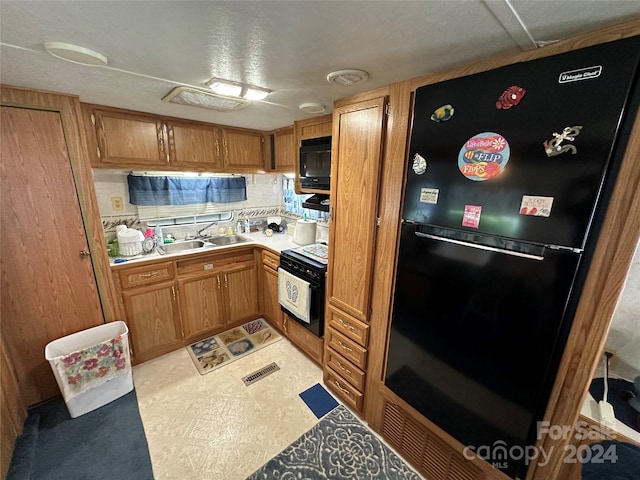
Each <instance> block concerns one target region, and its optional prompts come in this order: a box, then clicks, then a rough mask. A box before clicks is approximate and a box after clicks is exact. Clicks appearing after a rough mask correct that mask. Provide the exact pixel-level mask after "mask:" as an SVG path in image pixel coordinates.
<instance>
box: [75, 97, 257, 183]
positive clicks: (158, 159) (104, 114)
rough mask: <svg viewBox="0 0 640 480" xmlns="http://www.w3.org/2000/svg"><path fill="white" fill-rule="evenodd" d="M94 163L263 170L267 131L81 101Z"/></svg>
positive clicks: (165, 168) (220, 169)
mask: <svg viewBox="0 0 640 480" xmlns="http://www.w3.org/2000/svg"><path fill="white" fill-rule="evenodd" d="M81 108H82V119H83V124H84V130H85V133H86V136H87V144H88V146H89V153H90V157H91V165H92V166H93V167H95V168H154V169H163V170H183V169H189V170H196V171H212V172H232V173H233V172H263V171H265V165H266V163H265V149H264V138H265V133H264V132H260V131H257V130H247V129H239V128H232V127H225V126H222V125H215V124H209V123H202V122H195V121H189V120H182V119H177V118H170V117H161V116H157V115H151V114H146V113H140V112H133V111H130V110H121V109H114V108H110V107H103V106H99V105H91V104H82V105H81Z"/></svg>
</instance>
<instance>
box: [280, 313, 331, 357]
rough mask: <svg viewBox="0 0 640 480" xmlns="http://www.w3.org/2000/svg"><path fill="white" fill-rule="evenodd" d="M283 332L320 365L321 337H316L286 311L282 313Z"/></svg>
mask: <svg viewBox="0 0 640 480" xmlns="http://www.w3.org/2000/svg"><path fill="white" fill-rule="evenodd" d="M283 329H284V333H285V335H286V336H287V338H288V339H289V340H291V342H293V344H294V345H296V346H297V347H298V348H299V349H300V350H302V351H303V352H304V353H306V354H307V355H309V356H310V357H311V359H312V360H314V361H315V362H316V363H317V364H318V365H322V347H323V344H324V342H323V340H322V338H319V337H316V336H315V335H314V334H313V333H311V332H310V331H309V330H307V329H306V328H304V327H303V326H302V325H300V324H299V323H298V322H296V321H295V320H294V319H293V318H291V317H290V316H289V315H287V314H286V313H285V314H283Z"/></svg>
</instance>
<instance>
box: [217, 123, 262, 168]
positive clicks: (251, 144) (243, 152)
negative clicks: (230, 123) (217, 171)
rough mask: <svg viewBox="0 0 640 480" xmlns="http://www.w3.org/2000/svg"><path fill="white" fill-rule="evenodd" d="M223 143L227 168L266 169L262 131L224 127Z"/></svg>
mask: <svg viewBox="0 0 640 480" xmlns="http://www.w3.org/2000/svg"><path fill="white" fill-rule="evenodd" d="M222 144H223V152H222V156H223V158H224V168H225V170H231V171H236V170H240V171H242V170H252V171H255V170H262V171H264V170H265V157H264V134H263V133H262V132H258V131H252V130H239V129H232V128H223V129H222Z"/></svg>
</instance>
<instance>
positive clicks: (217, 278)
mask: <svg viewBox="0 0 640 480" xmlns="http://www.w3.org/2000/svg"><path fill="white" fill-rule="evenodd" d="M216 280H218V290H220V276H217V277H216Z"/></svg>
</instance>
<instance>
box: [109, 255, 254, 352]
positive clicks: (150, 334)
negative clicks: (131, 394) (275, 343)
mask: <svg viewBox="0 0 640 480" xmlns="http://www.w3.org/2000/svg"><path fill="white" fill-rule="evenodd" d="M114 277H115V280H116V285H117V286H119V288H120V291H121V299H122V305H123V309H124V313H125V317H126V321H127V323H128V325H129V328H130V330H131V346H132V353H133V358H134V363H140V362H143V361H146V360H149V359H151V358H154V357H157V356H159V355H163V354H165V353H168V352H170V351H173V350H175V349H176V348H179V347H181V346H186V345H188V344H190V343H192V342H194V341H196V340H198V339H201V338H205V337H206V336H208V335H214V334H216V333H219V332H221V331H223V330H225V329H227V328H229V327H233V326H236V325H239V324H242V323H245V322H247V321H250V320H253V319H255V318H258V317H259V316H260V306H259V302H258V272H257V262H256V261H255V258H254V253H253V250H252V249H245V250H234V251H227V252H220V253H217V254H208V255H198V256H197V257H195V258H184V259H177V260H175V261H169V262H167V261H161V262H154V263H149V264H145V265H141V266H135V265H134V266H132V267H129V266H127V267H125V268H121V269H119V270H117V271H116V272H114Z"/></svg>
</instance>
